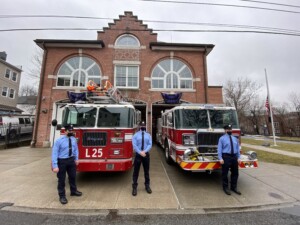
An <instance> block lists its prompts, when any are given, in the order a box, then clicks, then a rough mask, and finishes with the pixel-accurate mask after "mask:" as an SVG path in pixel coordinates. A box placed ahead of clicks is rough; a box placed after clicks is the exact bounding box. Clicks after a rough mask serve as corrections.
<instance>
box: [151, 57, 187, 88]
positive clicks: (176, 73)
mask: <svg viewBox="0 0 300 225" xmlns="http://www.w3.org/2000/svg"><path fill="white" fill-rule="evenodd" d="M166 60H169V61H170V71H166V70H165V69H164V68H163V67H162V66H161V65H160V64H161V63H162V62H164V61H166ZM174 60H177V61H180V62H181V63H182V64H183V66H182V67H181V68H180V69H179V70H178V71H174ZM157 67H159V69H160V70H161V71H162V72H163V73H164V75H163V76H160V77H153V72H154V71H155V69H156V68H157ZM185 68H187V69H188V70H189V71H190V74H191V77H190V78H189V77H180V72H181V71H182V70H184V69H185ZM169 76H171V87H167V81H168V77H169ZM174 76H175V77H177V81H178V82H177V86H178V87H177V88H174V83H173V82H174ZM153 80H158V81H159V80H162V81H163V87H153ZM181 81H190V82H191V84H192V85H191V87H190V88H181ZM151 89H153V90H155V89H158V90H161V89H169V90H170V89H176V90H177V89H179V90H193V74H192V70H191V69H190V68H189V66H188V65H187V64H186V63H184V62H183V61H181V60H179V59H173V58H171V59H164V60H162V61H160V62H159V63H157V64H156V65H155V67H154V68H153V70H152V73H151Z"/></svg>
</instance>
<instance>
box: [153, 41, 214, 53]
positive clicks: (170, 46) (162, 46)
mask: <svg viewBox="0 0 300 225" xmlns="http://www.w3.org/2000/svg"><path fill="white" fill-rule="evenodd" d="M214 47H215V46H214V45H213V44H190V43H167V42H150V48H151V49H152V50H168V51H170V50H173V51H174V50H180V51H201V52H205V51H207V54H209V53H210V52H211V50H212V49H213V48H214Z"/></svg>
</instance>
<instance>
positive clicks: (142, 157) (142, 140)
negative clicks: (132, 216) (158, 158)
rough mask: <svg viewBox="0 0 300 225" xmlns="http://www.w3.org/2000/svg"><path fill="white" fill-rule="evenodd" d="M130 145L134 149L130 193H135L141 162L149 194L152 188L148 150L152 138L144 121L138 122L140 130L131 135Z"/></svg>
mask: <svg viewBox="0 0 300 225" xmlns="http://www.w3.org/2000/svg"><path fill="white" fill-rule="evenodd" d="M132 146H133V150H134V151H135V159H134V165H133V166H134V169H133V176H132V181H133V183H132V195H133V196H136V195H137V186H138V182H137V181H138V178H139V172H140V167H141V164H143V168H144V177H145V189H146V191H147V193H149V194H151V193H152V190H151V188H150V176H149V168H150V155H149V151H150V150H151V147H152V138H151V135H150V134H149V133H147V132H146V124H145V122H141V123H140V130H139V131H138V132H136V133H135V134H134V135H133V137H132Z"/></svg>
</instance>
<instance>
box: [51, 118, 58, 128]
mask: <svg viewBox="0 0 300 225" xmlns="http://www.w3.org/2000/svg"><path fill="white" fill-rule="evenodd" d="M51 124H52V126H54V127H55V126H56V125H57V120H56V119H54V120H52V122H51Z"/></svg>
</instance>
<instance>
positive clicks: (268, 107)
mask: <svg viewBox="0 0 300 225" xmlns="http://www.w3.org/2000/svg"><path fill="white" fill-rule="evenodd" d="M265 106H266V110H267V112H268V113H269V112H270V104H269V97H267V100H266V104H265Z"/></svg>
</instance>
